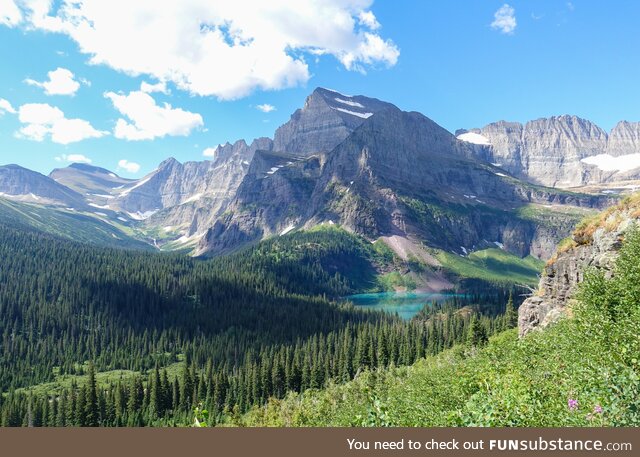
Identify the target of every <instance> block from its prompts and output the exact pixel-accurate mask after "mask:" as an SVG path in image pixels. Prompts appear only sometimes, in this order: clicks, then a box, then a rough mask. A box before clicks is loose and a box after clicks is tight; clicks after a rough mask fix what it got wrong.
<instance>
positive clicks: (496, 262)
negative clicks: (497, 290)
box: [437, 248, 544, 285]
mask: <svg viewBox="0 0 640 457" xmlns="http://www.w3.org/2000/svg"><path fill="white" fill-rule="evenodd" d="M437 258H438V260H439V261H440V263H442V265H443V266H444V268H446V269H447V270H450V271H452V272H454V273H455V274H456V275H458V276H460V277H462V278H474V279H482V280H485V281H490V282H505V283H516V284H528V285H535V284H537V283H538V279H539V278H538V274H539V273H540V271H541V270H542V267H543V266H544V262H543V261H541V260H538V259H536V258H534V257H531V256H529V257H525V258H524V259H521V258H520V257H518V256H516V255H514V254H510V253H508V252H506V251H503V250H501V249H497V248H492V249H484V250H481V251H475V252H472V253H471V254H469V255H468V256H467V257H461V256H459V255H457V254H452V253H449V252H445V251H438V253H437Z"/></svg>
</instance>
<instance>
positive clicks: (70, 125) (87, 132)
mask: <svg viewBox="0 0 640 457" xmlns="http://www.w3.org/2000/svg"><path fill="white" fill-rule="evenodd" d="M18 119H19V120H20V122H22V123H23V124H24V125H23V127H22V128H20V130H18V132H16V135H17V136H18V137H20V138H26V139H29V140H33V141H43V140H44V139H45V138H47V137H50V138H51V141H53V142H54V143H59V144H69V143H76V142H78V141H82V140H85V139H87V138H100V137H103V136H104V135H107V134H108V132H103V131H100V130H96V129H95V128H93V126H92V125H91V124H90V123H89V122H87V121H85V120H83V119H67V118H66V117H65V115H64V113H63V112H62V111H61V110H60V109H59V108H56V107H55V106H51V105H48V104H46V103H28V104H26V105H22V106H21V107H20V109H19V110H18Z"/></svg>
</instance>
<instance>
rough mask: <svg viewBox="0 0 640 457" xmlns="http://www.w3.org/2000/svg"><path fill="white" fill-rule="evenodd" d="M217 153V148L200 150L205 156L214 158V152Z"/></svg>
mask: <svg viewBox="0 0 640 457" xmlns="http://www.w3.org/2000/svg"><path fill="white" fill-rule="evenodd" d="M217 153H218V148H217V147H216V148H207V149H205V150H204V151H202V155H203V156H205V157H211V158H214V157H215V156H216V154H217Z"/></svg>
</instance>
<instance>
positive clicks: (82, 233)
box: [0, 198, 152, 250]
mask: <svg viewBox="0 0 640 457" xmlns="http://www.w3.org/2000/svg"><path fill="white" fill-rule="evenodd" d="M0 222H2V223H4V224H6V225H10V226H12V227H16V228H29V229H35V230H38V231H42V232H45V233H49V234H52V235H56V236H59V237H61V238H66V239H70V240H74V241H79V242H83V243H93V244H97V245H100V246H109V247H123V248H131V249H145V250H150V249H152V248H151V247H150V246H149V245H148V244H146V243H144V242H142V241H139V240H136V239H134V238H132V237H131V236H130V235H129V234H128V233H126V230H127V229H126V228H125V227H119V226H115V225H112V224H109V223H107V222H105V221H103V220H101V219H100V218H98V217H97V216H96V217H94V216H90V215H85V214H78V213H76V212H72V211H65V210H61V209H54V208H47V207H43V206H40V205H31V204H28V203H18V202H14V201H11V200H7V199H4V198H0Z"/></svg>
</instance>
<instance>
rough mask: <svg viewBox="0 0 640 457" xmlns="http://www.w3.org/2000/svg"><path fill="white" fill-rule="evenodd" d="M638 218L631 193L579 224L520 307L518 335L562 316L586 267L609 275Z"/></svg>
mask: <svg viewBox="0 0 640 457" xmlns="http://www.w3.org/2000/svg"><path fill="white" fill-rule="evenodd" d="M639 219H640V194H634V195H633V196H630V197H627V198H626V199H624V200H623V201H621V202H620V203H619V204H618V205H616V206H613V207H611V208H609V209H608V210H606V211H605V212H603V213H600V214H598V215H597V216H594V217H592V218H589V219H587V220H585V221H583V222H582V223H580V224H579V225H578V227H577V228H576V229H575V231H574V232H573V234H572V235H571V237H570V238H568V239H567V240H565V241H564V242H563V243H561V244H560V247H559V248H558V251H557V253H556V255H555V256H554V257H553V258H551V260H550V261H549V262H548V263H547V265H546V267H545V269H544V272H543V276H542V278H541V280H540V284H539V288H538V292H537V294H536V295H534V296H532V297H529V298H527V299H526V300H525V301H524V303H523V304H522V305H521V306H520V309H519V311H518V328H519V334H520V336H524V335H526V334H527V333H529V332H530V331H532V330H534V329H537V328H544V327H546V326H547V325H549V324H550V323H553V322H555V321H556V320H557V319H558V318H559V317H561V316H563V315H565V314H566V313H567V312H568V310H570V308H571V303H572V300H573V297H574V295H575V293H576V291H577V286H578V284H580V283H581V282H582V281H583V279H584V275H585V273H586V272H587V271H588V270H589V269H591V268H595V269H599V270H604V272H605V276H608V277H611V275H612V267H613V264H614V261H615V259H616V258H617V254H618V251H619V250H620V247H621V246H622V242H623V241H624V236H625V233H626V232H627V231H628V230H629V229H630V228H631V227H633V226H634V225H635V224H636V223H637V222H638V220H639Z"/></svg>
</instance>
